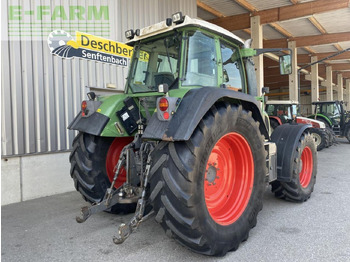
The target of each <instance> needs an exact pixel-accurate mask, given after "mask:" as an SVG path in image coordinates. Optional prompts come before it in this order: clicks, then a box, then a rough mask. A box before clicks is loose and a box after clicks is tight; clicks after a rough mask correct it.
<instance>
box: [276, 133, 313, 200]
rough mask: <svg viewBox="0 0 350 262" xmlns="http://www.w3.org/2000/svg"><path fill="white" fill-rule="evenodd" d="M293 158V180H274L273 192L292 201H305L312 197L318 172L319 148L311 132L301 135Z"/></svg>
mask: <svg viewBox="0 0 350 262" xmlns="http://www.w3.org/2000/svg"><path fill="white" fill-rule="evenodd" d="M293 159H294V161H293V168H292V170H293V171H292V172H293V173H292V176H291V181H290V182H280V181H274V182H272V183H271V185H272V192H274V193H275V196H276V197H277V198H282V199H286V200H289V201H292V202H304V201H306V200H308V199H309V198H310V196H311V193H312V192H313V190H314V185H315V183H316V173H317V150H316V145H315V142H314V140H313V138H312V137H311V135H310V134H308V133H303V134H302V135H301V137H300V139H299V143H298V146H297V147H296V148H295V151H294V154H293Z"/></svg>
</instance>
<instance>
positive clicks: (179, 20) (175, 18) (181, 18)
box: [172, 12, 185, 24]
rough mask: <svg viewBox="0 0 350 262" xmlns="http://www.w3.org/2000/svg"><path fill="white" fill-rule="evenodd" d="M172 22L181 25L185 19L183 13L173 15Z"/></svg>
mask: <svg viewBox="0 0 350 262" xmlns="http://www.w3.org/2000/svg"><path fill="white" fill-rule="evenodd" d="M172 18H173V19H172V20H173V23H175V24H180V23H182V22H183V21H184V19H185V17H184V16H183V15H182V12H177V13H175V14H173V15H172Z"/></svg>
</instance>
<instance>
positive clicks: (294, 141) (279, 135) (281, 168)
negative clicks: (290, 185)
mask: <svg viewBox="0 0 350 262" xmlns="http://www.w3.org/2000/svg"><path fill="white" fill-rule="evenodd" d="M310 127H311V125H305V124H294V123H293V124H284V125H281V126H278V127H277V128H276V129H275V130H274V132H273V133H272V135H271V141H272V142H274V143H275V144H276V146H277V180H278V181H281V182H290V181H291V175H292V174H293V170H292V168H293V161H294V158H295V154H296V148H297V146H298V143H299V139H300V137H301V135H302V134H303V132H304V131H305V130H306V129H308V128H310Z"/></svg>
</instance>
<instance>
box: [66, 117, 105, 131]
mask: <svg viewBox="0 0 350 262" xmlns="http://www.w3.org/2000/svg"><path fill="white" fill-rule="evenodd" d="M108 121H109V117H108V116H105V115H102V114H100V113H97V112H94V113H92V114H91V116H89V117H87V118H84V117H82V116H81V112H80V113H79V114H78V115H77V116H76V117H75V118H74V120H73V121H72V122H71V123H70V124H69V126H68V127H67V128H68V129H70V130H78V131H81V132H85V133H88V134H92V135H95V136H99V135H100V134H101V132H102V130H103V129H104V128H105V126H106V125H107V123H108Z"/></svg>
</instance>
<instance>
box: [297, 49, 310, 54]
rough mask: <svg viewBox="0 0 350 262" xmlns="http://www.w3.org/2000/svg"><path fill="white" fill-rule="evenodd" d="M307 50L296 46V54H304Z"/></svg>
mask: <svg viewBox="0 0 350 262" xmlns="http://www.w3.org/2000/svg"><path fill="white" fill-rule="evenodd" d="M308 53H309V52H308V51H306V50H305V49H304V48H298V55H306V54H308Z"/></svg>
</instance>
